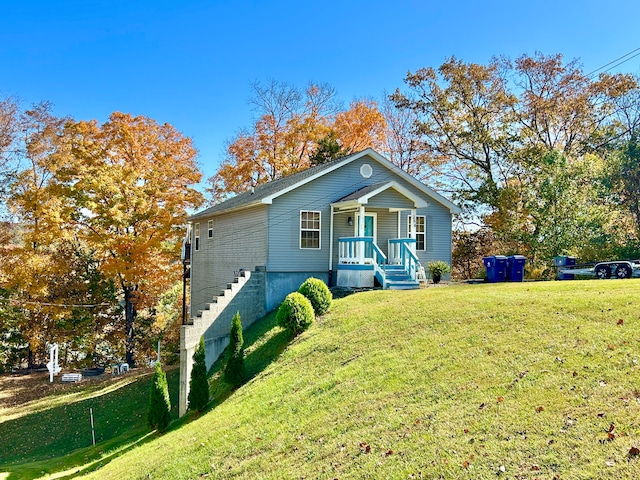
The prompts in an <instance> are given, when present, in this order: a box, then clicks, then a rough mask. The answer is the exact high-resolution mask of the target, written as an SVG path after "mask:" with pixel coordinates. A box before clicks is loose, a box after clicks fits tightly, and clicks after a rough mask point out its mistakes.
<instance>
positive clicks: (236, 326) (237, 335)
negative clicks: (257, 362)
mask: <svg viewBox="0 0 640 480" xmlns="http://www.w3.org/2000/svg"><path fill="white" fill-rule="evenodd" d="M227 352H228V353H227V363H226V365H225V369H224V379H225V381H226V382H227V383H230V384H231V385H240V384H241V383H242V382H243V380H244V376H245V368H244V339H243V337H242V322H241V320H240V312H236V314H235V315H234V316H233V320H232V321H231V333H230V338H229V347H228V348H227Z"/></svg>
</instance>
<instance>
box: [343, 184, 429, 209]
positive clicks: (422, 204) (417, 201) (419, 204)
mask: <svg viewBox="0 0 640 480" xmlns="http://www.w3.org/2000/svg"><path fill="white" fill-rule="evenodd" d="M390 188H393V189H394V190H395V191H397V192H398V193H400V194H401V195H403V196H404V197H406V198H408V199H409V200H411V201H412V202H413V205H414V206H415V208H426V207H428V206H429V202H426V201H424V200H423V199H422V198H420V197H418V196H416V195H414V194H413V193H412V192H410V191H409V190H407V189H406V188H404V187H403V186H402V185H399V184H398V183H397V182H396V181H391V182H387V183H385V184H384V185H381V186H380V187H378V188H376V189H375V190H372V191H370V192H368V193H366V194H364V195H362V196H361V197H358V198H357V199H355V200H349V201H347V202H334V203H333V204H332V205H335V206H337V207H339V208H342V207H349V206H351V205H366V204H367V203H369V200H370V199H371V198H372V197H375V196H376V195H378V194H380V193H382V192H384V191H385V190H388V189H390Z"/></svg>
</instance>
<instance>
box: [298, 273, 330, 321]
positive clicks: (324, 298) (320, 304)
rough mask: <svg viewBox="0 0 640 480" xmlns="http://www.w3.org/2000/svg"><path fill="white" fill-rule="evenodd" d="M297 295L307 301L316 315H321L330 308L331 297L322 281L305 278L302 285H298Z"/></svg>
mask: <svg viewBox="0 0 640 480" xmlns="http://www.w3.org/2000/svg"><path fill="white" fill-rule="evenodd" d="M298 293H301V294H302V295H304V296H305V297H307V298H308V299H309V301H310V302H311V306H313V311H314V312H315V313H316V315H322V314H323V313H326V312H328V311H329V308H331V300H333V296H332V295H331V291H330V290H329V287H327V285H326V284H325V283H324V282H323V281H322V280H319V279H317V278H313V277H309V278H307V279H306V280H305V281H304V282H303V283H302V285H300V288H299V289H298Z"/></svg>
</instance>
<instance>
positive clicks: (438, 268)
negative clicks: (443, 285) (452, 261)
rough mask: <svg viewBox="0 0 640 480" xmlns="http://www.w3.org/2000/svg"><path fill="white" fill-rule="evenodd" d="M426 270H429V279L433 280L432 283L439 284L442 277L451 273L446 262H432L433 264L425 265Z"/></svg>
mask: <svg viewBox="0 0 640 480" xmlns="http://www.w3.org/2000/svg"><path fill="white" fill-rule="evenodd" d="M427 270H429V273H430V274H431V278H433V283H440V279H441V278H442V275H446V274H447V273H449V272H450V271H451V267H450V266H449V264H448V263H447V262H443V261H442V260H434V261H433V262H428V263H427Z"/></svg>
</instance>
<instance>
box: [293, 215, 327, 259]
mask: <svg viewBox="0 0 640 480" xmlns="http://www.w3.org/2000/svg"><path fill="white" fill-rule="evenodd" d="M303 212H306V213H317V214H318V228H317V229H316V228H305V229H304V230H303V229H302V213H303ZM299 218H300V223H299V224H298V225H299V230H298V247H299V248H300V250H321V249H322V212H321V211H320V210H300V216H299ZM303 231H305V232H316V231H317V232H318V246H317V247H303V246H302V232H303Z"/></svg>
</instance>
